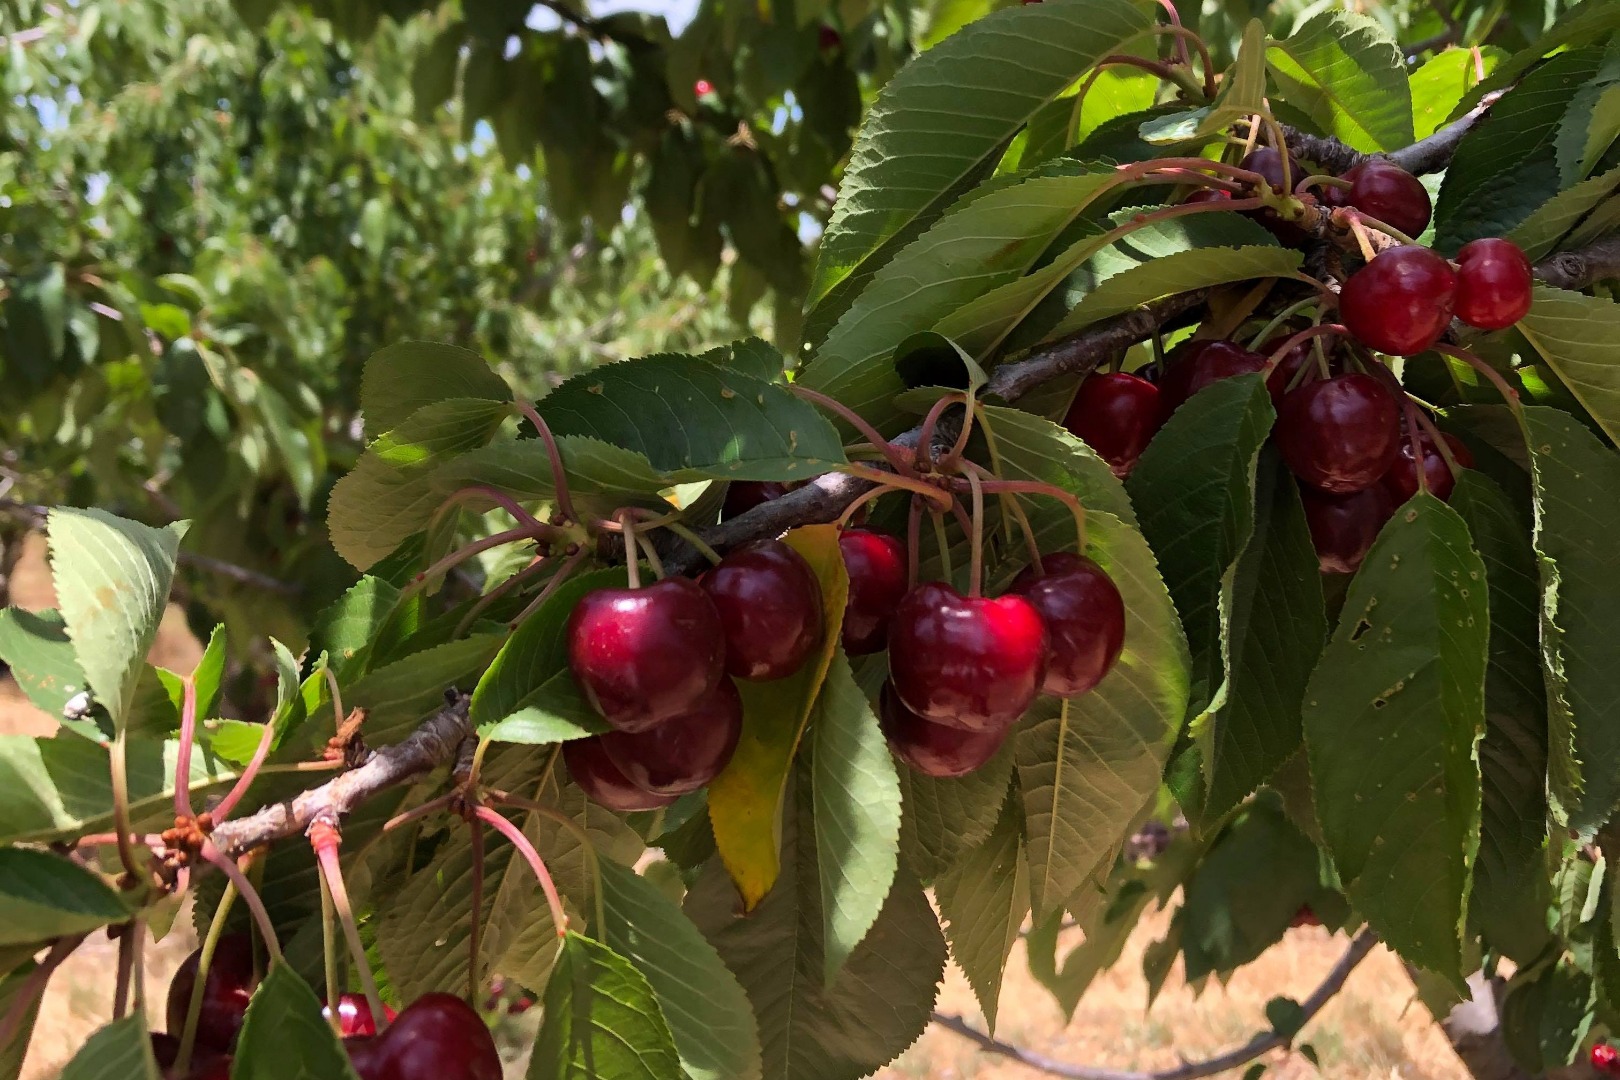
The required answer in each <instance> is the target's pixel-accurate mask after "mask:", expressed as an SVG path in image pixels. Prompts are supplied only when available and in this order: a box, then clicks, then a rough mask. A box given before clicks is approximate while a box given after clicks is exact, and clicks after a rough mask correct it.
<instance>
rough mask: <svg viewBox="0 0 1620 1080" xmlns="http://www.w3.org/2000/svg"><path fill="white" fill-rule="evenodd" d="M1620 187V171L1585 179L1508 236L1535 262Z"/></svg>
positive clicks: (1556, 197) (1547, 203)
mask: <svg viewBox="0 0 1620 1080" xmlns="http://www.w3.org/2000/svg"><path fill="white" fill-rule="evenodd" d="M1616 188H1620V169H1610V170H1609V171H1608V172H1606V173H1604V174H1603V175H1601V176H1594V177H1592V178H1591V179H1590V180H1583V181H1581V182H1580V183H1578V184H1576V185H1575V186H1573V187H1571V188H1567V189H1566V190H1564V191H1560V192H1559V193H1558V194H1557V195H1554V196H1553V197H1552V198H1550V199H1548V200H1547V201H1546V202H1545V203H1543V204H1542V205H1541V206H1540V207H1539V208H1538V209H1537V210H1536V211H1535V212H1534V213H1532V214H1531V215H1530V216H1529V217H1527V218H1525V219H1524V220H1523V221H1521V222H1519V224H1518V225H1516V226H1515V227H1514V229H1513V231H1512V232H1510V233H1508V239H1509V240H1512V241H1513V242H1514V243H1515V244H1518V245H1519V246H1520V247H1521V248H1523V249H1524V254H1525V257H1526V258H1528V259H1529V260H1530V261H1531V262H1532V263H1533V262H1536V261H1537V260H1539V259H1541V258H1542V257H1543V256H1545V255H1548V254H1550V253H1551V252H1552V251H1554V250H1555V249H1556V248H1558V247H1559V246H1560V244H1559V241H1560V240H1562V239H1563V237H1564V235H1565V234H1566V233H1568V232H1569V231H1570V230H1571V229H1573V228H1575V227H1576V226H1577V225H1578V224H1579V223H1580V221H1581V219H1582V218H1584V217H1586V215H1587V214H1589V213H1591V211H1592V209H1593V208H1594V207H1596V206H1597V205H1598V204H1599V203H1601V202H1603V201H1604V200H1605V199H1607V198H1608V197H1609V196H1610V195H1612V194H1614V192H1615V190H1616Z"/></svg>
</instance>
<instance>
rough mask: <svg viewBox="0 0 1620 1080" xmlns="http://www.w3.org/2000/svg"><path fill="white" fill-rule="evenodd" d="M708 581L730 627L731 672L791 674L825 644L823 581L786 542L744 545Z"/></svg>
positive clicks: (761, 675)
mask: <svg viewBox="0 0 1620 1080" xmlns="http://www.w3.org/2000/svg"><path fill="white" fill-rule="evenodd" d="M702 585H703V589H704V591H705V592H707V593H708V594H709V598H710V599H711V600H713V601H714V607H715V610H716V611H718V612H719V613H720V625H721V626H722V627H724V628H725V638H726V671H727V672H729V673H730V674H732V675H735V676H736V677H737V678H739V679H753V680H767V679H780V678H782V677H783V676H784V675H791V674H793V673H794V672H795V671H797V670H799V667H800V665H802V664H803V663H804V661H805V659H806V658H807V657H809V655H810V654H811V653H812V652H814V651H815V648H816V646H817V645H819V644H821V626H822V621H821V583H820V582H819V581H817V580H816V572H815V571H814V570H812V569H810V564H809V563H807V562H805V561H804V556H803V555H800V554H799V553H798V552H797V551H794V550H793V549H792V548H790V547H788V546H787V545H786V544H784V543H782V541H780V540H759V541H756V542H754V543H752V544H745V545H743V546H742V547H740V548H738V549H737V550H736V551H733V552H731V553H730V554H729V555H727V556H726V557H725V558H724V559H721V560H720V563H719V565H717V566H714V567H712V568H711V569H710V570H709V571H708V572H707V573H705V574H704V575H703V581H702Z"/></svg>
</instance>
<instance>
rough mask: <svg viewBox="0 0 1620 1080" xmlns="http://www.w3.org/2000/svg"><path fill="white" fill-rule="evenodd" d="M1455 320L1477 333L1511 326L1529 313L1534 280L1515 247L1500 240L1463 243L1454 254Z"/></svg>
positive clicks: (1495, 238)
mask: <svg viewBox="0 0 1620 1080" xmlns="http://www.w3.org/2000/svg"><path fill="white" fill-rule="evenodd" d="M1457 266H1458V269H1457V318H1459V319H1461V320H1462V321H1463V322H1465V323H1467V324H1468V325H1469V326H1477V327H1479V328H1480V329H1481V330H1501V329H1503V328H1504V327H1509V326H1512V325H1513V324H1514V323H1516V322H1518V321H1519V320H1520V319H1522V318H1524V317H1525V315H1526V314H1527V313H1528V312H1529V311H1530V302H1531V290H1532V288H1533V286H1534V281H1533V280H1532V278H1531V273H1530V260H1529V259H1528V258H1526V257H1525V254H1524V252H1523V251H1522V250H1520V248H1519V245H1518V244H1515V243H1514V242H1513V241H1511V240H1503V239H1502V238H1501V237H1495V236H1493V237H1487V238H1486V239H1484V240H1474V241H1471V242H1470V243H1467V244H1464V245H1463V246H1462V250H1461V251H1459V252H1457Z"/></svg>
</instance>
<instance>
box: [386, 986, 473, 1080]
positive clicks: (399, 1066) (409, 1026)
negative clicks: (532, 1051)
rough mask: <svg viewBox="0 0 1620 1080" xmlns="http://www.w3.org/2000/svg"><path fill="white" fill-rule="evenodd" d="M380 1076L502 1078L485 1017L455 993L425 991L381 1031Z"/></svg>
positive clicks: (396, 1079)
mask: <svg viewBox="0 0 1620 1080" xmlns="http://www.w3.org/2000/svg"><path fill="white" fill-rule="evenodd" d="M375 1048H376V1052H375V1058H374V1060H375V1066H374V1067H375V1068H376V1069H377V1072H376V1074H375V1075H376V1076H377V1078H378V1080H449V1078H452V1077H453V1078H454V1080H501V1055H500V1051H499V1050H497V1049H496V1048H495V1039H494V1036H492V1035H491V1034H490V1033H489V1028H488V1027H487V1026H486V1025H485V1024H484V1021H483V1018H482V1017H480V1016H479V1015H478V1013H477V1012H476V1011H475V1010H474V1009H473V1007H472V1006H471V1005H468V1004H467V1003H466V1002H465V1001H462V1000H461V999H460V998H458V997H455V996H454V995H451V994H423V995H422V996H421V997H419V998H417V999H416V1000H415V1001H413V1002H411V1004H410V1005H408V1006H406V1008H405V1009H404V1011H402V1012H401V1013H400V1014H399V1019H397V1020H395V1021H394V1022H393V1023H392V1024H390V1025H389V1027H388V1030H387V1031H385V1032H383V1033H382V1034H381V1035H379V1036H378V1037H377V1041H376V1043H375Z"/></svg>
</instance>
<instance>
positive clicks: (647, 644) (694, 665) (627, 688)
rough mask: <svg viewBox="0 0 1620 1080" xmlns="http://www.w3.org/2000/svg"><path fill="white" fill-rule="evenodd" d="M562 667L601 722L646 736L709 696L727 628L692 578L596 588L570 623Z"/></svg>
mask: <svg viewBox="0 0 1620 1080" xmlns="http://www.w3.org/2000/svg"><path fill="white" fill-rule="evenodd" d="M568 666H569V668H571V669H572V670H573V672H574V678H575V680H577V681H578V683H579V687H580V689H581V690H582V691H583V692H584V694H585V698H586V700H588V701H589V702H590V703H591V707H592V708H594V709H595V710H596V711H597V712H599V713H601V714H602V718H603V719H604V720H606V721H607V722H608V723H609V724H611V725H612V726H613V727H615V728H617V729H618V730H620V731H645V730H646V729H647V728H649V727H651V726H653V725H654V724H656V723H658V722H659V721H660V720H667V719H668V718H669V717H671V716H674V715H676V714H677V713H683V712H686V711H687V710H688V709H690V708H692V707H693V706H694V705H696V704H697V703H698V702H699V701H701V700H703V699H704V698H706V697H708V696H709V695H710V694H711V693H713V692H714V688H715V686H716V685H717V684H718V683H719V682H720V676H721V675H722V674H724V672H725V666H726V649H725V629H724V627H723V626H722V624H721V622H720V613H719V612H718V611H716V610H715V607H714V601H712V600H710V599H709V594H708V593H706V592H704V591H703V588H702V586H700V585H698V583H697V582H695V581H693V580H692V579H691V578H683V577H667V578H664V579H663V580H662V581H659V582H655V583H654V584H652V585H648V586H645V587H644V588H640V589H598V590H596V591H595V592H592V593H586V594H585V596H583V597H582V598H581V599H580V601H579V603H578V604H577V605H575V607H574V611H573V614H572V615H570V616H569V618H568Z"/></svg>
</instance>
